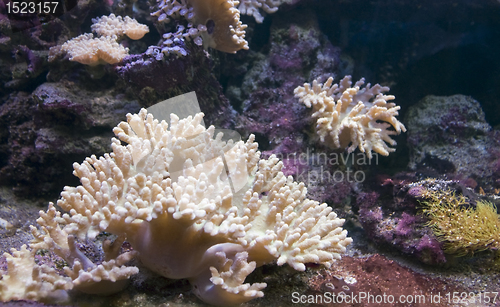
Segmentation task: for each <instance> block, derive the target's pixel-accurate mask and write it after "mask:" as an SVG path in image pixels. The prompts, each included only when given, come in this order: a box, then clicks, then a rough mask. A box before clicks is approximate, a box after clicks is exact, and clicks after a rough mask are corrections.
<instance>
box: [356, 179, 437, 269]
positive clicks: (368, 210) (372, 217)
mask: <svg viewBox="0 0 500 307" xmlns="http://www.w3.org/2000/svg"><path fill="white" fill-rule="evenodd" d="M386 182H390V183H387V184H385V186H384V187H382V188H381V189H380V190H379V191H377V192H375V191H373V192H361V193H359V194H358V196H357V199H356V205H355V207H358V208H359V210H358V213H359V221H360V223H361V225H362V227H363V229H364V230H365V233H366V234H367V235H368V236H369V238H370V239H371V240H372V241H373V242H375V243H377V244H379V245H380V246H382V247H386V248H387V247H388V248H394V249H396V250H398V251H399V252H401V253H403V254H404V255H406V256H409V257H412V258H416V259H418V260H419V261H421V262H423V263H426V264H441V263H445V262H446V257H445V255H444V252H443V250H442V244H441V243H440V242H439V241H438V239H437V238H436V236H434V234H433V233H432V230H431V229H430V228H429V227H427V226H426V225H425V224H426V222H427V219H426V218H425V217H424V216H422V215H419V214H418V200H419V198H420V197H421V193H419V189H423V188H422V187H421V186H418V185H414V184H412V183H411V181H405V180H387V181H386ZM421 191H423V190H421Z"/></svg>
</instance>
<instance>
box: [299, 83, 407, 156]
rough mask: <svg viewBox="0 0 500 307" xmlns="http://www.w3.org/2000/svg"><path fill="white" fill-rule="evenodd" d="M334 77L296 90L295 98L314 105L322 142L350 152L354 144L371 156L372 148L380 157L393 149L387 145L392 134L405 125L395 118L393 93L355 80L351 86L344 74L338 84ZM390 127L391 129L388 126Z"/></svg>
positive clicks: (354, 146) (377, 85) (401, 130)
mask: <svg viewBox="0 0 500 307" xmlns="http://www.w3.org/2000/svg"><path fill="white" fill-rule="evenodd" d="M332 83H333V78H332V77H330V78H328V80H327V81H326V82H325V83H324V84H321V83H319V82H317V81H316V80H314V81H313V84H312V86H311V85H310V84H309V83H305V84H304V86H299V87H297V88H296V89H295V91H294V93H295V97H297V98H299V101H300V102H302V103H304V104H305V105H306V106H307V107H308V108H310V107H312V108H313V112H314V113H313V114H312V117H313V118H314V119H316V132H317V134H318V135H319V138H320V140H321V142H324V143H325V144H326V145H327V146H329V147H331V148H334V149H337V148H347V147H348V146H349V144H350V146H349V147H348V151H349V152H352V151H354V150H355V149H356V147H358V148H359V150H361V152H364V153H366V155H367V156H368V158H370V159H371V157H372V153H371V152H372V150H373V151H375V152H376V153H379V154H381V155H383V156H387V155H389V153H390V152H393V151H395V149H394V148H391V147H389V146H388V145H387V143H388V144H390V145H393V146H394V145H396V141H394V140H393V139H392V138H391V135H396V134H400V133H401V132H405V131H406V128H405V126H404V125H403V124H402V123H401V122H400V121H398V120H397V119H396V116H397V115H398V110H399V109H400V107H399V106H396V105H395V104H394V103H392V102H388V101H390V100H393V99H394V98H395V97H394V96H393V95H384V94H383V93H384V92H387V91H389V88H388V87H386V86H381V85H380V84H375V85H374V86H371V85H370V83H368V84H367V85H366V86H365V87H362V86H363V85H364V83H365V79H364V78H362V79H361V80H359V81H357V82H356V83H355V84H354V86H351V85H352V82H351V76H346V77H344V78H343V79H342V80H340V82H339V83H338V84H333V85H332ZM391 126H392V127H393V128H394V130H390V129H388V128H389V127H391Z"/></svg>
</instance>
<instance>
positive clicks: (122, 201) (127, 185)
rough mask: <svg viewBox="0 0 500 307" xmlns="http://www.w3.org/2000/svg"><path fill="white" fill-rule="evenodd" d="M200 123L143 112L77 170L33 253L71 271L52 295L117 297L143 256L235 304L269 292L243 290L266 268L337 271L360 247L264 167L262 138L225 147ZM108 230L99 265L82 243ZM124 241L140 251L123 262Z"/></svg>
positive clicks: (215, 299) (300, 187) (206, 295)
mask: <svg viewBox="0 0 500 307" xmlns="http://www.w3.org/2000/svg"><path fill="white" fill-rule="evenodd" d="M202 118H203V113H199V114H197V115H196V116H194V117H188V118H186V119H183V120H179V118H178V117H177V116H175V115H173V114H172V115H171V126H170V129H169V127H168V124H167V123H166V122H165V121H162V122H158V121H157V120H154V119H153V116H152V115H151V114H148V113H147V111H146V110H145V109H143V110H141V111H140V113H139V114H136V115H131V114H128V115H127V122H122V123H120V124H119V125H118V127H116V128H115V129H114V133H115V135H116V136H117V138H118V139H115V138H114V139H113V140H112V149H113V152H112V153H110V154H105V155H104V156H103V157H100V158H97V157H95V156H92V157H90V158H87V159H86V160H85V161H84V162H83V163H82V164H78V163H75V164H74V174H75V175H76V176H77V177H79V178H80V181H81V185H80V186H77V187H65V188H64V191H63V192H62V193H61V199H60V200H59V201H58V202H57V204H58V205H59V206H60V207H61V208H62V209H63V210H65V211H66V212H68V213H64V214H62V215H61V213H60V212H58V211H57V210H56V209H55V207H54V205H52V204H50V206H49V209H48V211H47V212H41V217H40V219H39V220H38V222H39V224H40V225H41V226H42V231H39V230H37V229H35V228H33V234H34V236H35V240H34V243H32V244H31V248H32V249H33V250H37V249H48V250H51V251H53V252H54V253H56V254H57V255H58V256H60V257H62V258H64V259H65V260H66V261H67V263H68V265H69V266H68V267H66V269H65V272H66V274H67V275H68V276H69V278H68V277H62V276H60V278H55V277H52V280H48V281H45V280H44V281H40V282H44V283H46V284H47V285H46V288H47V289H49V288H50V289H63V290H64V289H68V288H71V286H74V287H76V288H78V289H80V290H83V291H87V292H91V293H95V292H98V291H99V290H100V289H103V288H107V287H109V285H108V286H107V287H102V283H103V282H106V283H108V284H116V283H118V284H117V286H116V289H112V290H119V289H120V288H122V287H123V284H121V283H120V280H124V279H126V278H128V277H129V276H130V275H132V274H135V273H136V272H137V269H136V268H134V267H127V266H124V264H125V263H126V262H127V261H128V260H130V259H131V258H132V257H138V258H139V259H140V260H141V262H142V263H143V264H144V265H145V266H147V267H148V268H149V269H151V270H153V271H155V272H157V273H158V274H161V275H163V276H165V277H167V278H174V279H180V278H186V279H188V280H189V282H190V283H191V284H192V285H193V288H194V291H195V293H196V294H197V295H198V297H200V298H201V299H202V300H204V301H205V302H208V303H210V304H214V305H231V304H237V303H242V302H245V301H248V300H251V299H253V298H256V297H261V296H263V292H262V289H263V288H265V287H266V284H265V283H255V284H248V283H245V278H246V277H247V276H248V275H249V274H250V273H251V272H252V271H253V270H254V269H255V268H256V267H258V266H261V265H263V264H266V263H272V262H274V261H276V263H277V264H278V265H283V264H285V263H287V264H289V265H290V266H291V267H293V268H294V269H296V270H299V271H304V270H305V264H306V263H320V264H324V265H326V266H327V267H329V266H331V265H332V264H333V263H334V262H335V261H336V260H337V259H339V258H340V254H342V253H344V252H345V250H346V246H347V245H348V244H350V243H351V241H352V240H351V238H348V237H347V231H346V230H343V229H342V228H341V226H342V225H343V223H344V220H343V219H339V218H338V217H337V215H336V214H335V213H334V212H332V209H331V208H330V207H328V206H327V205H326V204H319V203H318V202H316V201H312V200H309V199H307V198H306V188H305V186H304V184H303V183H297V182H294V181H293V179H292V177H286V176H285V175H284V174H283V173H282V172H281V168H282V162H280V161H279V160H278V159H277V158H276V157H274V156H271V157H270V158H269V159H267V160H266V159H260V152H259V151H257V146H258V145H257V143H255V142H254V136H253V135H252V136H250V138H249V139H248V141H247V142H243V141H239V142H235V143H233V142H232V141H229V142H225V141H222V137H223V136H222V134H221V133H219V134H218V135H216V136H214V133H215V129H214V127H213V126H211V127H209V128H208V129H206V128H205V127H204V126H202V125H201V124H200V122H201V120H202ZM122 142H123V143H126V144H127V145H126V146H125V145H122ZM103 232H107V233H111V234H114V235H116V236H117V239H116V241H115V242H114V243H113V244H110V243H109V242H105V244H103V250H104V252H105V254H106V257H104V259H103V260H102V263H100V264H99V261H95V260H93V261H91V260H90V259H89V258H90V257H86V256H85V255H84V254H83V252H82V251H80V250H79V248H78V244H77V243H76V242H77V241H79V242H83V241H84V240H85V239H94V238H95V237H96V236H97V235H98V234H100V233H103ZM124 240H127V241H129V242H130V244H131V246H132V247H133V250H134V251H132V252H131V251H129V252H126V253H123V254H121V255H119V252H120V247H121V246H122V243H123V241H124ZM24 249H25V248H24ZM25 253H29V252H27V251H26V252H25ZM18 254H19V253H18ZM16 255H17V254H16V252H14V257H16ZM30 256H32V255H30ZM7 257H11V256H10V255H9V256H7ZM11 258H12V257H11ZM10 263H14V262H13V261H11V262H10ZM15 269H16V268H15V265H12V267H11V266H9V269H8V272H4V273H6V274H7V275H5V274H4V277H3V279H2V280H0V287H3V289H8V288H9V277H8V276H9V275H12V274H13V273H14V272H15ZM37 269H38V270H40V268H37ZM52 275H53V274H52ZM52 275H51V276H52ZM6 276H7V277H6ZM11 278H12V277H11ZM68 283H69V285H68ZM61 291H62V290H61ZM16 297H19V296H16ZM0 298H1V299H3V300H5V299H10V298H9V297H7V298H5V297H1V296H0Z"/></svg>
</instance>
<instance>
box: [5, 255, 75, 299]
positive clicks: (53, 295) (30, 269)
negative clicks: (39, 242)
mask: <svg viewBox="0 0 500 307" xmlns="http://www.w3.org/2000/svg"><path fill="white" fill-rule="evenodd" d="M34 254H35V253H34V251H30V250H28V249H27V247H26V245H23V246H22V247H21V249H20V250H19V251H18V250H16V249H12V250H11V254H8V253H5V254H4V256H5V257H6V259H7V272H2V271H0V273H1V275H0V301H4V302H5V301H9V300H22V299H28V300H35V301H44V300H51V301H65V300H66V299H67V294H66V292H65V290H70V289H71V288H72V286H73V285H72V283H71V280H70V279H69V278H67V277H63V276H60V275H59V274H58V273H57V272H56V270H55V269H53V268H51V267H49V266H47V265H41V266H40V265H37V264H36V263H35V259H34Z"/></svg>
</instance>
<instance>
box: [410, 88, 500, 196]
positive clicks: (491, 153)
mask: <svg viewBox="0 0 500 307" xmlns="http://www.w3.org/2000/svg"><path fill="white" fill-rule="evenodd" d="M406 122H407V126H408V146H409V148H410V163H409V167H410V168H411V169H413V170H418V171H420V172H429V170H434V171H437V172H438V173H440V174H442V175H447V176H448V178H452V179H458V180H462V181H467V180H468V181H471V180H474V181H476V182H477V183H478V184H479V186H480V187H482V188H483V189H484V190H485V191H489V192H492V191H493V190H494V189H496V188H498V187H499V184H500V182H498V180H499V179H500V168H499V166H500V149H499V148H500V147H499V145H500V133H499V132H498V131H495V130H492V128H491V126H490V125H489V124H488V123H487V122H486V121H485V116H484V112H483V110H482V109H481V106H480V104H479V102H477V101H476V100H474V99H472V98H471V97H467V96H463V95H454V96H449V97H438V96H427V97H425V98H424V99H422V100H421V101H420V102H418V103H417V104H416V105H414V106H412V107H410V109H409V110H408V114H407V115H406Z"/></svg>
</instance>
